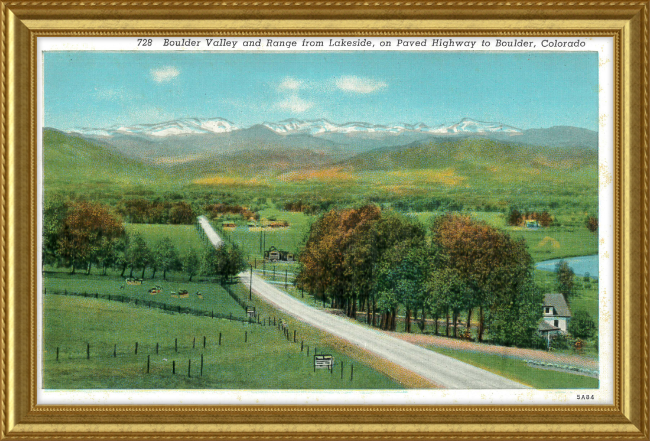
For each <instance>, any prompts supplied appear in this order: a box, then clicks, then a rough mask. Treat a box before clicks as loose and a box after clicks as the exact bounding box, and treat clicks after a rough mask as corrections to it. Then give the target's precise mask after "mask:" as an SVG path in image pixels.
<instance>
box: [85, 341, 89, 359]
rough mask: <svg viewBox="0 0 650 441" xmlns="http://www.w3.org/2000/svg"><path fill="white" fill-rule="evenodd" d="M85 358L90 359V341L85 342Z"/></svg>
mask: <svg viewBox="0 0 650 441" xmlns="http://www.w3.org/2000/svg"><path fill="white" fill-rule="evenodd" d="M86 358H87V359H88V360H90V343H86Z"/></svg>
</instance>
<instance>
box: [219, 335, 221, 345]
mask: <svg viewBox="0 0 650 441" xmlns="http://www.w3.org/2000/svg"><path fill="white" fill-rule="evenodd" d="M219 346H221V332H220V333H219Z"/></svg>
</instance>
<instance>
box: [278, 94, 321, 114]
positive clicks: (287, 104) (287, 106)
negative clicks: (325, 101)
mask: <svg viewBox="0 0 650 441" xmlns="http://www.w3.org/2000/svg"><path fill="white" fill-rule="evenodd" d="M275 107H277V108H279V109H283V110H290V111H291V112H293V113H303V112H306V111H307V110H309V109H311V108H312V107H314V103H312V102H309V101H305V100H303V99H302V98H300V97H299V96H298V95H291V96H290V97H288V98H286V99H284V100H282V101H280V102H278V103H276V105H275Z"/></svg>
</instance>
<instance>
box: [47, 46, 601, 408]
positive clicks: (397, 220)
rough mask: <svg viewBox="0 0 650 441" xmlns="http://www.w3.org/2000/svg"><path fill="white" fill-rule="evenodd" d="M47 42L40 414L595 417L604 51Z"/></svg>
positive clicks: (587, 48) (598, 386)
mask: <svg viewBox="0 0 650 441" xmlns="http://www.w3.org/2000/svg"><path fill="white" fill-rule="evenodd" d="M42 40H43V43H42V44H40V45H39V56H40V58H39V60H40V62H39V68H38V69H39V87H40V90H39V114H40V118H39V183H40V186H39V213H40V214H39V222H40V224H39V225H40V233H41V234H40V245H39V248H40V262H39V265H40V280H39V287H40V289H39V313H40V321H39V333H38V335H39V342H38V345H39V363H40V367H39V380H38V381H39V397H40V398H39V399H41V400H43V402H49V403H67V402H84V400H86V401H88V402H91V401H92V400H100V401H101V400H103V399H105V398H102V397H109V398H107V400H108V401H110V402H120V400H135V402H139V403H149V404H154V403H162V402H164V403H178V402H183V403H212V404H221V403H244V404H245V403H255V402H262V403H266V404H276V403H310V404H317V403H331V404H348V403H361V402H363V403H403V404H405V403H420V404H444V403H460V404H464V403H465V404H469V403H477V404H494V403H510V404H517V403H521V404H538V403H539V404H541V403H553V404H557V403H567V404H595V403H609V402H611V400H612V393H613V392H612V376H613V368H612V353H613V350H612V332H613V331H612V320H611V310H612V299H611V295H612V294H611V293H612V289H609V287H610V286H611V285H612V283H613V282H612V280H613V276H612V268H611V267H612V264H613V263H612V261H611V259H610V258H609V257H608V256H611V255H612V254H613V253H611V252H609V254H608V250H610V249H611V247H612V246H613V242H612V237H613V234H612V231H611V229H612V226H611V225H612V221H611V219H610V217H611V216H612V214H611V207H612V203H613V202H612V201H613V193H612V190H611V171H610V168H609V167H610V166H611V164H612V163H613V160H612V158H613V153H612V150H613V147H612V143H613V141H612V140H613V137H611V136H610V135H611V132H610V131H611V126H612V122H611V117H612V113H611V111H609V110H608V109H609V108H608V106H611V102H612V99H611V97H612V96H613V95H612V82H611V63H609V65H608V63H607V62H608V61H609V59H608V58H607V56H608V54H609V52H608V51H609V50H611V40H608V39H586V38H577V39H576V38H573V39H570V38H546V39H545V38H531V39H524V38H460V37H458V38H456V37H455V38H443V37H427V38H412V37H404V38H356V37H355V38H352V37H342V38H313V37H309V38H293V37H292V38H276V37H274V38H257V37H254V38H253V37H250V38H249V37H223V38H221V37H207V38H199V37H185V38H91V39H88V38H86V39H83V41H81V40H80V39H75V38H66V39H51V40H48V39H46V38H45V39H42ZM62 40H65V42H62ZM610 58H611V56H610ZM604 256H605V257H604ZM607 293H609V297H608V294H607ZM242 397H243V398H242ZM111 400H112V401H111ZM108 401H107V402H108Z"/></svg>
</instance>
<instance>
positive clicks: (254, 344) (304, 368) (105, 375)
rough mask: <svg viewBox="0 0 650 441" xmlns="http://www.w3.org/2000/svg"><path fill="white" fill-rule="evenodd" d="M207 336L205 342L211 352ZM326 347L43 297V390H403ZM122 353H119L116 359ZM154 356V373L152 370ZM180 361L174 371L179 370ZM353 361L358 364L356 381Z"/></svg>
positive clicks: (265, 331) (268, 329)
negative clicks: (324, 363) (328, 363)
mask: <svg viewBox="0 0 650 441" xmlns="http://www.w3.org/2000/svg"><path fill="white" fill-rule="evenodd" d="M219 334H221V336H222V344H221V345H219ZM299 335H300V338H302V339H303V341H304V340H305V339H306V336H305V335H302V332H301V333H300V334H299ZM203 337H205V338H206V346H205V348H204V347H203ZM175 339H177V341H178V350H177V351H176V349H175V343H174V342H175ZM136 342H137V343H138V353H137V355H136V354H135V343H136ZM320 343H321V342H320V341H311V340H306V341H305V344H306V345H310V347H311V348H310V349H311V351H310V356H308V355H307V351H306V346H304V347H303V351H301V345H300V343H293V342H292V341H288V340H287V339H286V338H285V336H284V334H283V332H282V331H280V330H278V328H277V327H273V326H260V325H249V324H242V323H237V322H230V321H228V320H216V319H215V320H212V319H210V318H198V317H192V316H187V315H183V314H178V315H169V314H165V313H162V312H159V311H155V310H148V309H144V308H138V307H133V306H128V305H123V304H121V303H117V302H109V301H103V300H95V299H84V298H76V297H68V296H57V295H50V296H46V297H45V299H44V353H43V386H44V388H46V389H395V388H400V387H401V386H400V385H399V384H398V383H396V382H395V381H393V380H391V379H390V378H388V377H387V376H385V375H383V374H380V373H378V372H377V371H375V370H374V369H372V368H370V367H369V366H367V365H366V364H364V363H362V362H360V361H358V360H356V359H353V358H350V357H348V356H347V355H345V354H341V353H340V352H337V351H336V350H334V349H333V348H330V347H327V345H326V344H320ZM87 344H90V359H87V352H86V351H87V348H88V346H87ZM156 344H158V347H159V350H158V354H156ZM193 344H194V347H193ZM116 345H117V346H116ZM316 346H318V353H319V354H320V353H327V354H331V355H333V356H334V359H335V367H334V370H333V371H332V373H330V372H328V371H327V370H317V371H316V372H314V370H313V361H312V360H313V357H312V356H313V350H314V347H316ZM57 347H58V348H59V360H58V361H57V360H56V352H57ZM115 348H117V351H116V355H117V356H116V357H113V351H114V350H115ZM201 354H203V375H201ZM148 356H149V362H150V365H149V374H147V373H146V370H147V357H148ZM190 360H191V367H190V371H189V375H190V376H188V364H189V362H190ZM173 362H175V364H176V373H175V374H173V373H172V364H173ZM341 362H343V369H344V371H343V373H344V375H343V378H341V370H340V369H341ZM351 364H354V377H353V379H352V380H350V366H351Z"/></svg>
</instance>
